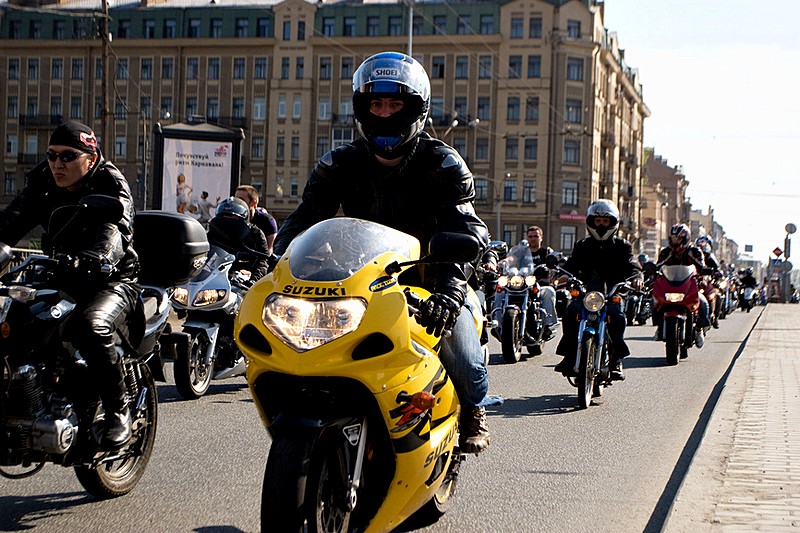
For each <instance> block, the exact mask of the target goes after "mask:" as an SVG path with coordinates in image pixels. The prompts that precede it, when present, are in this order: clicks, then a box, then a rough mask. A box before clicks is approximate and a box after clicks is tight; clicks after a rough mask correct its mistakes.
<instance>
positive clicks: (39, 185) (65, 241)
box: [0, 156, 139, 281]
mask: <svg viewBox="0 0 800 533" xmlns="http://www.w3.org/2000/svg"><path fill="white" fill-rule="evenodd" d="M25 178H26V183H25V187H24V188H23V189H22V190H21V191H20V192H19V194H17V196H16V197H15V198H14V199H13V200H12V201H11V204H9V206H8V207H7V208H5V209H4V210H2V211H0V242H4V243H6V244H8V245H11V246H13V245H15V244H17V243H18V242H19V241H20V239H22V238H23V237H24V236H25V235H27V233H28V232H29V231H30V230H32V229H33V228H35V227H36V226H37V225H40V226H42V228H44V229H45V231H48V226H49V224H50V217H51V215H52V214H53V211H55V210H56V209H57V208H59V207H63V206H68V205H77V204H78V203H79V202H80V200H81V198H83V197H84V196H86V195H89V194H102V195H106V196H112V197H114V198H117V199H118V200H119V201H120V202H122V205H123V214H122V217H121V218H120V220H118V221H116V222H114V223H105V224H99V225H97V226H94V227H91V228H80V229H76V230H75V231H72V232H70V234H68V235H59V238H58V249H52V248H51V246H47V248H50V249H46V250H45V252H47V253H53V252H62V253H69V254H77V253H78V252H81V251H93V252H97V253H98V254H99V255H100V258H101V261H102V262H103V263H106V264H110V265H113V266H115V267H116V269H115V272H114V273H113V274H112V276H111V278H110V280H112V281H113V280H126V281H135V280H136V275H137V273H138V269H139V262H138V257H137V255H136V252H135V251H134V250H133V246H132V241H133V215H134V207H133V199H132V196H131V190H130V187H129V186H128V182H127V180H126V179H125V176H123V175H122V173H121V172H120V171H119V169H117V167H115V166H114V165H113V164H112V163H111V162H109V161H106V160H105V159H103V158H102V156H101V157H100V160H99V161H98V163H97V164H96V165H95V166H94V168H93V169H92V170H91V171H90V173H89V175H88V176H87V177H86V178H85V179H84V181H83V187H81V189H79V190H77V191H68V190H67V189H65V188H61V187H58V186H56V184H55V180H54V179H53V174H52V173H51V172H50V166H49V165H48V164H47V161H42V162H41V163H39V164H38V165H36V166H35V167H34V168H32V169H31V170H30V171H28V172H27V173H26V175H25ZM42 241H43V243H47V242H50V241H49V239H48V238H47V236H45V237H43V238H42Z"/></svg>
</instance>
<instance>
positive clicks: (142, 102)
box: [139, 96, 153, 120]
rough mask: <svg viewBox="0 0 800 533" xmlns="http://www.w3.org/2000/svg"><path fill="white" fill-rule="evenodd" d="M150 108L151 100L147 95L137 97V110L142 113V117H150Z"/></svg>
mask: <svg viewBox="0 0 800 533" xmlns="http://www.w3.org/2000/svg"><path fill="white" fill-rule="evenodd" d="M152 108H153V106H152V105H151V100H150V97H149V96H142V97H141V98H140V99H139V112H140V113H141V114H142V115H144V118H146V119H148V120H149V119H150V118H152V113H153V111H152Z"/></svg>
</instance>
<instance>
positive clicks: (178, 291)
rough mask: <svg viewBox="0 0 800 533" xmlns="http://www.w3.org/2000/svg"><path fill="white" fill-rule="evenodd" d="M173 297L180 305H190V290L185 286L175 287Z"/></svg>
mask: <svg viewBox="0 0 800 533" xmlns="http://www.w3.org/2000/svg"><path fill="white" fill-rule="evenodd" d="M172 299H173V300H174V301H176V302H177V303H179V304H180V305H182V306H184V307H187V306H188V305H189V291H187V290H186V289H185V288H183V287H175V288H174V289H173V290H172Z"/></svg>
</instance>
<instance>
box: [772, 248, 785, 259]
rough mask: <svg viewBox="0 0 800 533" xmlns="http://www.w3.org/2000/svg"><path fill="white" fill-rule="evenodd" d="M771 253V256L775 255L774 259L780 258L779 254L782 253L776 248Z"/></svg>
mask: <svg viewBox="0 0 800 533" xmlns="http://www.w3.org/2000/svg"><path fill="white" fill-rule="evenodd" d="M772 253H773V254H775V257H780V256H781V254H782V253H783V250H781V249H780V248H778V247H777V246H776V247H775V249H774V250H772Z"/></svg>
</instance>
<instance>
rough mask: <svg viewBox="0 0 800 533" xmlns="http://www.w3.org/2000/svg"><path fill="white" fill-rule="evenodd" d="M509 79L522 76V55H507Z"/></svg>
mask: <svg viewBox="0 0 800 533" xmlns="http://www.w3.org/2000/svg"><path fill="white" fill-rule="evenodd" d="M508 77H509V79H514V78H521V77H522V56H508Z"/></svg>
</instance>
